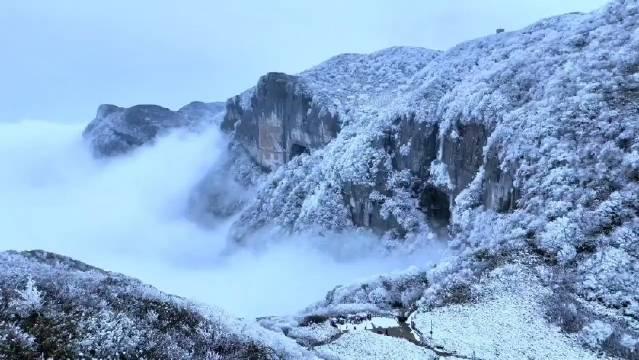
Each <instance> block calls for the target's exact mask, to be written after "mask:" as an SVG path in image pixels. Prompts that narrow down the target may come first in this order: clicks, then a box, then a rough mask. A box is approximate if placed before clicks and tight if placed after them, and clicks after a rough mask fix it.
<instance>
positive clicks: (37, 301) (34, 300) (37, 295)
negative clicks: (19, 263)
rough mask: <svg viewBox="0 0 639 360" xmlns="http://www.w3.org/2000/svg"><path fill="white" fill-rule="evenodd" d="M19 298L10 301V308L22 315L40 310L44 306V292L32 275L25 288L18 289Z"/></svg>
mask: <svg viewBox="0 0 639 360" xmlns="http://www.w3.org/2000/svg"><path fill="white" fill-rule="evenodd" d="M16 293H17V295H18V297H17V298H15V299H12V300H11V301H10V302H9V310H10V311H13V312H15V313H16V314H18V315H19V316H21V317H26V316H29V315H30V314H32V313H34V312H37V311H39V310H40V309H41V308H42V294H41V292H40V291H39V290H38V288H37V287H36V285H35V282H34V281H33V279H32V278H31V277H28V278H27V281H26V284H25V286H24V289H22V290H16Z"/></svg>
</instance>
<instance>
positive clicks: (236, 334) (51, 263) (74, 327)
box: [0, 251, 315, 360]
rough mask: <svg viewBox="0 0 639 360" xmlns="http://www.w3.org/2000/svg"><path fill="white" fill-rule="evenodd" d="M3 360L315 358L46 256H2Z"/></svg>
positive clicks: (226, 319)
mask: <svg viewBox="0 0 639 360" xmlns="http://www.w3.org/2000/svg"><path fill="white" fill-rule="evenodd" d="M0 295H1V296H0V359H7V360H9V359H36V358H40V357H41V356H42V357H43V358H55V359H63V358H73V359H80V358H85V357H90V358H105V359H106V358H113V357H114V356H116V354H119V355H120V358H126V359H134V358H135V359H137V358H162V359H166V358H171V359H246V358H255V359H270V358H286V359H304V358H309V359H310V358H315V356H314V355H312V354H311V353H309V352H307V351H305V350H304V349H303V348H301V347H299V346H298V345H297V344H295V342H294V341H292V340H290V339H287V338H285V337H284V336H282V335H278V334H275V333H273V332H270V331H268V330H266V329H264V328H262V327H260V326H257V325H256V324H254V323H251V322H248V321H240V320H237V319H234V318H232V317H230V316H229V315H227V314H225V313H224V312H222V311H221V310H217V309H213V308H210V307H204V306H200V305H197V304H193V303H191V302H189V301H186V300H184V299H182V298H179V297H177V296H172V295H167V294H164V293H161V292H160V291H158V290H156V289H155V288H153V287H151V286H148V285H145V284H142V283H141V282H139V281H137V280H135V279H132V278H128V277H126V276H123V275H120V274H115V273H110V272H106V271H102V270H100V269H97V268H94V267H91V266H89V265H86V264H83V263H81V262H79V261H75V260H72V259H69V258H66V257H63V256H60V255H56V254H52V253H47V252H43V251H30V252H21V253H17V252H2V253H0Z"/></svg>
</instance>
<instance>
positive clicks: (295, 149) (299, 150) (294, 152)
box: [289, 143, 311, 160]
mask: <svg viewBox="0 0 639 360" xmlns="http://www.w3.org/2000/svg"><path fill="white" fill-rule="evenodd" d="M310 153H311V151H310V150H309V149H308V148H307V147H306V146H304V145H300V144H295V143H294V144H293V145H291V150H290V151H289V160H290V159H293V158H294V157H296V156H299V155H302V154H310Z"/></svg>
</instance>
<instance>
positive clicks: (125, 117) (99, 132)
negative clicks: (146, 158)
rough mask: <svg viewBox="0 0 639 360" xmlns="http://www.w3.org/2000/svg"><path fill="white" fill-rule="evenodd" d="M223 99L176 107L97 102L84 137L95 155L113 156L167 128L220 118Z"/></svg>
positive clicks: (153, 137) (157, 134)
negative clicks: (175, 109) (94, 114)
mask: <svg viewBox="0 0 639 360" xmlns="http://www.w3.org/2000/svg"><path fill="white" fill-rule="evenodd" d="M223 115H224V104H223V103H216V102H214V103H203V102H199V101H196V102H192V103H190V104H188V105H185V106H184V107H182V108H180V109H179V110H177V111H172V110H170V109H167V108H164V107H161V106H157V105H135V106H132V107H130V108H121V107H118V106H115V105H100V107H99V108H98V111H97V114H96V116H95V119H94V120H93V121H91V123H89V125H88V126H87V127H86V129H85V130H84V137H85V139H87V140H88V142H89V143H90V145H91V147H92V149H93V151H94V153H95V154H96V155H98V156H113V155H119V154H123V153H126V152H128V151H131V150H132V149H134V148H136V147H139V146H142V145H144V144H147V143H150V142H152V141H153V140H154V139H155V138H156V137H158V136H160V135H162V134H165V133H166V132H167V131H169V130H170V129H176V128H188V129H196V128H199V127H201V126H205V125H206V124H207V123H208V124H214V123H216V122H219V121H221V118H222V116H223Z"/></svg>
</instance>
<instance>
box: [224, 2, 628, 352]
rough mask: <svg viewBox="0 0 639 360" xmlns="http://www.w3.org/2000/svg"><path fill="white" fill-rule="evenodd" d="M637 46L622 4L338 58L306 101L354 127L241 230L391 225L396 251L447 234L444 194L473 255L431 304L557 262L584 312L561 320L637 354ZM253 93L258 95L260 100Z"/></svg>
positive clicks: (278, 186) (571, 301)
mask: <svg viewBox="0 0 639 360" xmlns="http://www.w3.org/2000/svg"><path fill="white" fill-rule="evenodd" d="M638 52H639V4H638V2H637V1H636V0H616V1H612V2H611V3H610V4H608V5H607V6H605V7H604V8H602V9H600V10H597V11H595V12H592V13H589V14H568V15H563V16H558V17H553V18H549V19H545V20H542V21H540V22H538V23H536V24H533V25H531V26H529V27H527V28H524V29H522V30H519V31H513V32H507V33H501V34H495V35H490V36H487V37H484V38H480V39H476V40H472V41H468V42H465V43H462V44H460V45H458V46H456V47H454V48H452V49H450V50H448V51H445V52H442V53H436V52H431V51H428V50H423V49H422V50H416V49H397V48H396V49H389V50H386V51H382V52H379V53H375V54H371V55H344V56H340V57H336V58H334V59H331V60H329V61H328V62H327V63H325V64H321V65H319V66H317V67H315V68H313V69H311V70H309V71H307V72H303V73H301V74H300V75H299V77H300V79H301V81H300V83H299V84H298V85H297V87H296V91H299V93H300V94H307V95H309V96H311V97H312V99H313V102H314V104H315V105H316V106H318V107H321V108H322V109H324V110H325V111H327V112H330V113H334V114H337V115H338V116H339V118H340V121H341V125H342V126H341V129H340V131H339V133H338V134H337V135H336V137H335V138H334V139H333V140H332V141H330V142H329V143H328V144H326V145H325V146H324V147H322V148H317V149H313V151H310V154H308V155H301V156H297V157H295V158H293V159H291V160H290V161H288V162H287V163H286V164H285V165H283V166H281V167H279V168H278V169H276V170H274V171H273V172H272V173H271V174H270V175H269V177H268V179H267V181H265V182H264V183H263V186H262V187H261V189H260V190H259V192H258V195H257V198H256V200H255V201H254V202H253V203H252V204H250V206H248V207H247V209H246V210H245V211H244V213H243V214H242V216H241V217H240V220H239V221H238V223H237V224H236V229H237V232H238V233H239V234H243V232H242V229H249V230H247V231H249V232H250V231H253V229H255V228H259V227H260V226H263V225H264V224H277V225H281V226H282V227H283V228H285V229H292V230H293V231H296V230H304V229H308V228H315V227H319V228H321V229H330V230H341V229H348V228H351V227H353V226H365V227H371V228H374V226H377V229H380V230H382V231H387V230H388V232H387V233H386V235H387V236H388V237H389V238H397V235H398V234H399V238H401V239H403V240H400V244H399V245H398V244H396V243H394V242H393V243H392V244H393V246H404V247H408V246H416V245H418V244H420V243H423V242H427V241H429V239H431V238H436V237H438V234H439V233H438V231H437V229H435V228H434V227H433V223H434V222H433V221H432V220H433V219H432V218H430V216H431V214H429V213H428V211H427V210H428V206H424V203H423V194H424V193H423V192H424V191H425V190H429V189H431V188H435V189H437V190H436V191H434V190H429V191H431V194H435V195H437V196H435V197H434V198H437V199H439V198H445V199H446V198H447V199H448V200H447V201H445V202H442V204H443V205H446V206H448V207H449V209H450V212H451V215H450V217H449V219H447V221H448V222H447V223H446V225H447V227H446V229H447V230H448V236H450V237H451V240H450V244H451V246H452V247H453V248H454V249H456V250H457V251H458V252H459V259H458V260H457V261H456V262H454V263H453V264H449V265H447V266H446V267H445V268H444V269H442V268H440V269H438V270H437V271H436V272H433V273H429V280H430V283H429V287H430V290H429V291H426V292H425V294H424V295H425V296H424V299H423V300H424V303H428V304H432V306H441V305H446V301H442V299H443V298H446V297H447V296H448V295H447V293H449V292H450V291H452V290H455V291H457V290H459V291H461V292H462V294H464V291H466V290H464V289H465V288H466V287H467V286H468V284H470V283H472V282H474V281H477V280H478V279H480V278H481V277H482V276H483V274H485V273H486V272H487V271H490V270H492V269H494V268H495V267H496V266H499V265H500V264H504V263H509V262H513V261H515V260H516V259H517V258H518V257H523V258H525V259H529V260H530V261H531V262H534V263H536V262H543V263H544V264H545V266H548V267H549V268H550V269H551V270H550V271H551V272H552V273H554V274H555V275H554V276H553V277H552V281H550V282H549V283H546V284H545V285H544V286H549V287H554V288H557V289H559V290H557V292H558V294H557V296H558V297H561V299H562V300H561V302H562V304H568V305H569V306H568V305H566V306H568V307H575V308H578V309H580V311H579V314H578V315H575V316H576V317H578V318H579V320H578V321H576V323H577V324H578V325H575V328H574V329H573V328H572V327H571V325H569V324H567V322H566V321H565V319H563V318H561V316H559V317H557V316H554V317H553V316H550V317H549V319H548V320H550V321H551V322H553V323H557V324H559V325H561V326H562V330H563V331H572V332H575V333H579V334H580V336H581V337H580V339H585V338H587V336H586V335H587V334H588V333H589V332H591V331H592V327H593V325H592V324H604V325H602V326H603V327H604V328H607V329H611V330H610V331H608V332H607V335H608V336H607V337H606V340H605V341H604V340H602V341H595V342H594V343H593V342H589V341H586V340H583V344H584V345H586V346H591V347H593V348H597V349H599V348H603V349H604V350H606V351H608V353H609V354H612V355H618V356H629V355H627V354H630V353H632V354H634V353H636V352H637V351H639V348H638V346H639V345H637V344H638V342H637V339H639V290H638V289H639V276H637V271H638V270H639V269H637V265H636V264H638V263H639V261H638V260H639V252H638V250H637V249H639V246H638V245H639V206H638V205H637V204H639V199H638V197H639V160H638V159H639V56H637V53H638ZM401 59H404V60H401ZM407 64H410V65H407ZM413 66H414V67H419V68H414V67H413ZM402 69H406V71H404V70H402ZM377 76H379V78H377ZM251 96H252V94H251V92H250V91H249V92H247V93H245V94H244V95H243V99H245V100H246V101H245V102H244V103H245V104H246V105H247V106H250V104H251V101H250V99H251ZM427 131H435V133H436V140H435V141H434V143H436V144H437V145H436V146H437V147H436V150H435V152H434V153H435V155H434V156H433V158H430V157H420V154H423V153H424V151H425V150H424V145H423V144H424V143H425V142H427V141H428V139H426V138H425V135H424V134H426V133H427ZM406 133H409V134H408V135H406ZM420 146H422V147H421V148H420ZM414 162H418V163H419V166H413V165H414ZM424 162H426V166H425V167H426V169H424V166H423V164H424ZM415 189H417V190H415ZM439 205H441V204H439ZM361 213H364V215H365V216H364V220H361V218H360V215H361ZM377 217H379V218H380V219H381V220H379V221H377V220H378V219H377ZM376 221H377V222H376ZM383 221H387V223H383ZM380 223H381V225H380ZM401 241H403V243H401ZM438 298H439V300H438ZM556 301H559V300H556ZM437 304H439V305H437ZM552 305H556V304H550V305H548V306H547V307H550V308H551V307H552ZM429 306H431V305H429ZM544 311H550V312H552V311H551V310H549V309H545V310H544ZM544 311H542V313H543V312H544ZM540 316H543V314H540ZM597 321H599V322H600V323H598V322H597ZM600 327H601V326H600ZM606 341H607V342H606ZM632 356H636V355H632Z"/></svg>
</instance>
